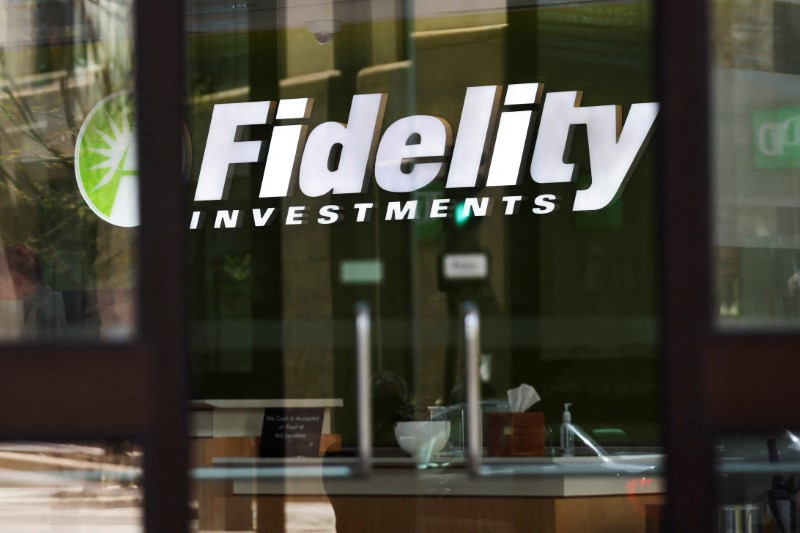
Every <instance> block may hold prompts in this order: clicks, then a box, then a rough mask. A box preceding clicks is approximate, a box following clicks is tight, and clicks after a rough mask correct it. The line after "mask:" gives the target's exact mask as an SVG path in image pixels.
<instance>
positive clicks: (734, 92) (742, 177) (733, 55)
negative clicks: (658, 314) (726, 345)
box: [711, 0, 800, 326]
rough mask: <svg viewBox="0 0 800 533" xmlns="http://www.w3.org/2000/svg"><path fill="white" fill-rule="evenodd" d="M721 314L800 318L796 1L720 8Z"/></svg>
mask: <svg viewBox="0 0 800 533" xmlns="http://www.w3.org/2000/svg"><path fill="white" fill-rule="evenodd" d="M711 5H712V14H713V25H714V32H713V45H714V46H713V55H712V62H713V69H712V73H713V76H712V130H713V139H714V141H713V144H712V162H713V176H714V210H715V214H714V221H715V233H714V246H715V247H714V257H715V272H714V278H715V280H716V284H715V286H716V290H715V293H716V297H715V311H716V316H717V317H718V320H719V323H720V324H721V325H724V326H756V325H760V326H794V325H796V324H797V320H798V316H800V298H799V297H798V278H799V277H800V274H798V273H799V272H800V216H798V215H800V210H798V208H799V207H800V196H799V194H800V193H799V192H798V191H800V188H798V185H799V184H800V182H799V181H798V179H800V175H798V168H800V152H798V147H799V146H800V136H799V135H798V133H800V129H799V128H800V101H798V94H799V91H800V64H798V62H797V59H796V57H795V56H796V53H795V51H796V49H797V35H798V31H797V30H798V23H797V21H798V20H800V19H798V16H799V15H800V6H799V5H798V4H797V3H796V2H789V1H782V0H776V1H774V2H728V1H721V0H720V1H714V2H712V3H711Z"/></svg>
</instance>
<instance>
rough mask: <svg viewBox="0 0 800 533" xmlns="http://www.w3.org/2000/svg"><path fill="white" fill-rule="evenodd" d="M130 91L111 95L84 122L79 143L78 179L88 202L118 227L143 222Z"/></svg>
mask: <svg viewBox="0 0 800 533" xmlns="http://www.w3.org/2000/svg"><path fill="white" fill-rule="evenodd" d="M134 119H135V117H134V110H133V98H132V97H131V94H130V92H128V91H123V92H118V93H114V94H111V95H109V96H107V97H106V98H104V99H103V100H102V101H100V103H98V104H97V105H96V106H94V108H92V110H91V111H89V114H88V115H87V116H86V120H84V121H83V125H82V126H81V129H80V131H79V132H78V140H77V142H76V143H75V179H76V180H77V182H78V188H79V189H80V191H81V195H82V196H83V199H84V200H85V201H86V204H87V205H88V206H89V207H90V208H91V209H92V211H94V212H95V214H97V216H99V217H100V218H102V219H103V220H105V221H106V222H109V223H111V224H114V225H115V226H122V227H127V228H129V227H133V226H138V225H139V175H138V164H137V161H138V160H137V154H136V133H135V129H134Z"/></svg>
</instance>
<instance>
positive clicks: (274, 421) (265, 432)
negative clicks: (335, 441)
mask: <svg viewBox="0 0 800 533" xmlns="http://www.w3.org/2000/svg"><path fill="white" fill-rule="evenodd" d="M324 416H325V409H324V408H322V407H294V408H282V409H278V408H276V409H265V410H264V425H263V426H262V428H261V449H260V452H261V453H260V455H261V457H316V456H317V455H319V440H320V437H321V436H322V422H323V417H324Z"/></svg>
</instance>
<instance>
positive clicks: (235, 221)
mask: <svg viewBox="0 0 800 533" xmlns="http://www.w3.org/2000/svg"><path fill="white" fill-rule="evenodd" d="M239 226H241V221H240V220H239V210H238V209H235V210H233V211H225V210H221V211H217V217H216V218H215V219H214V228H216V229H219V228H222V227H225V228H228V229H230V228H238V227H239Z"/></svg>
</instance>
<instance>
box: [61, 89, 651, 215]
mask: <svg viewBox="0 0 800 533" xmlns="http://www.w3.org/2000/svg"><path fill="white" fill-rule="evenodd" d="M543 89H544V86H543V84H540V83H523V84H512V85H508V86H507V87H506V88H505V90H504V89H503V87H502V86H498V85H489V86H479V87H469V88H467V90H466V95H465V97H464V104H463V109H462V112H461V117H460V121H459V124H458V130H457V134H456V135H455V142H453V131H452V128H451V126H450V124H449V123H448V122H447V121H446V120H444V119H442V118H440V117H436V116H432V115H414V116H409V117H405V118H401V119H400V120H397V121H396V122H394V123H393V124H391V125H389V126H388V127H387V128H386V129H385V131H383V134H382V135H381V128H382V125H383V117H384V111H385V108H386V102H387V96H386V95H384V94H363V95H356V96H353V98H352V102H351V106H350V113H349V117H348V120H347V123H346V124H342V123H339V122H324V123H322V124H319V125H318V126H316V127H315V128H313V130H311V131H309V125H308V122H309V118H310V116H311V110H312V106H313V100H312V99H311V98H297V99H284V100H280V101H278V102H274V101H262V102H241V103H229V104H217V105H215V106H214V110H213V113H212V116H211V123H210V126H209V132H208V138H207V142H206V148H205V153H204V154H203V162H202V165H201V168H200V174H199V177H198V183H197V189H196V190H195V195H194V200H195V206H196V208H195V209H196V210H194V211H193V212H192V217H191V221H190V229H199V228H202V227H203V226H204V225H205V223H206V218H207V217H206V215H207V214H212V215H213V216H212V218H213V227H214V228H236V227H241V226H242V225H243V224H244V223H245V222H247V223H251V224H253V225H254V226H256V227H263V226H269V225H272V224H273V223H274V222H275V221H276V220H280V221H281V222H282V223H283V224H286V225H299V224H309V223H318V224H333V223H336V222H340V221H342V220H344V219H345V218H347V217H351V219H352V220H354V221H356V222H365V221H367V220H370V218H371V217H372V216H374V215H375V213H378V212H379V211H380V213H379V215H380V216H381V217H382V218H383V219H384V220H412V219H418V218H423V217H427V218H445V217H448V216H454V207H455V206H453V205H451V203H452V200H451V199H449V198H437V199H434V200H432V201H431V202H429V203H427V204H426V205H420V202H419V201H418V200H407V201H395V202H392V201H390V202H386V203H385V204H384V205H383V206H376V205H375V204H374V203H371V202H360V203H359V202H354V203H351V204H350V205H349V206H345V205H343V203H342V202H336V203H330V204H329V205H324V206H322V207H320V208H319V209H318V210H317V211H316V213H311V212H310V208H309V207H308V206H307V205H302V201H299V202H298V205H290V206H288V207H285V208H276V207H257V206H243V207H242V208H241V209H215V206H214V205H213V202H219V201H223V200H227V199H228V192H229V190H230V185H231V180H232V175H233V172H232V171H233V168H234V166H235V165H238V164H252V163H259V162H260V163H262V164H264V173H263V177H262V180H261V185H260V191H259V198H261V199H269V198H283V197H293V195H294V192H295V190H296V189H297V188H299V190H300V192H302V194H303V195H304V196H306V197H321V196H325V195H332V196H338V197H343V196H344V195H357V194H360V193H363V192H365V191H366V189H367V187H368V184H369V183H370V181H371V180H372V179H373V178H374V181H375V182H376V183H377V185H378V186H379V187H380V188H381V189H383V190H385V191H388V192H393V193H410V192H414V191H417V190H419V189H422V188H423V187H425V186H427V185H428V184H430V183H431V182H433V181H434V180H436V179H443V180H444V184H445V189H446V190H449V189H467V190H469V189H476V188H478V187H481V186H486V187H513V186H516V185H518V184H519V182H520V180H521V179H528V178H530V179H532V180H533V181H534V182H536V183H539V184H551V183H570V182H575V179H576V176H577V171H578V168H577V165H575V164H573V163H569V162H567V158H568V156H569V152H570V148H571V145H572V130H573V128H574V127H575V126H576V125H581V124H583V125H585V126H586V131H587V139H588V145H589V146H588V147H589V159H590V167H591V168H590V170H591V185H590V186H589V187H588V188H587V189H581V190H577V191H576V194H575V200H574V203H573V205H572V210H573V211H596V210H599V209H603V208H605V207H607V206H608V205H610V204H611V203H612V202H613V201H614V200H616V199H617V198H618V197H619V196H620V195H621V194H622V191H623V189H624V187H625V183H626V181H627V180H628V178H629V177H630V175H631V174H632V173H633V171H634V169H635V168H636V164H637V162H638V160H639V158H640V157H641V155H642V153H643V152H644V150H645V148H646V146H647V143H648V140H649V138H650V136H651V134H652V130H653V125H654V123H655V119H656V116H657V115H658V104H657V103H655V102H647V103H637V104H633V105H631V107H630V110H629V111H628V115H627V117H626V119H625V121H624V125H623V121H622V109H621V106H618V105H602V106H586V107H582V106H581V105H580V103H581V96H582V93H581V92H579V91H563V92H552V93H548V94H547V95H546V97H543V92H544V91H543ZM109 98H110V97H109ZM101 104H102V102H101ZM98 107H100V104H99V105H98ZM96 109H97V108H95V110H96ZM95 110H92V113H90V116H89V117H87V121H86V123H85V124H84V127H83V128H82V129H81V132H82V133H83V131H84V130H85V129H87V124H90V122H91V120H92V117H93V115H94V114H95ZM103 116H106V117H107V118H106V119H105V122H103V123H102V124H101V126H102V125H106V127H107V128H111V130H112V133H114V135H112V134H105V135H104V134H101V133H99V131H100V129H99V128H96V127H94V124H93V123H91V124H90V125H91V126H92V131H95V130H98V133H97V135H99V139H100V140H102V142H103V143H104V144H105V145H106V146H104V147H94V148H91V149H90V150H93V153H97V154H100V155H105V154H107V153H110V152H111V151H114V150H113V149H114V146H113V143H114V142H115V141H114V139H115V138H116V137H115V135H116V136H119V135H117V134H116V133H115V132H116V130H119V131H120V132H122V131H123V130H125V128H127V127H128V126H127V124H129V121H128V122H125V123H124V124H123V125H122V126H119V125H118V126H116V129H115V127H114V126H111V124H112V123H113V124H118V122H115V121H114V120H113V119H112V118H111V116H112V115H109V113H105V114H104V115H103ZM537 122H538V129H537V128H536V123H537ZM267 124H268V125H271V138H270V141H269V146H268V147H267V149H266V161H260V160H259V158H260V154H262V152H263V151H262V144H263V141H261V140H258V139H252V140H241V139H239V138H238V134H237V132H238V130H239V128H240V127H241V126H255V125H267ZM529 132H535V133H530V134H529ZM534 136H535V139H536V140H535V143H534V146H533V149H532V150H530V151H529V150H528V144H529V142H530V140H529V139H531V138H532V137H534ZM80 142H81V138H80V137H79V144H80ZM128 146H132V144H131V143H129V144H128ZM129 150H130V148H129ZM118 151H119V150H117V152H118ZM531 152H532V155H531V156H530V160H529V161H524V159H525V156H526V154H528V153H531ZM114 153H116V152H114ZM107 159H113V161H116V162H115V163H113V164H112V163H109V162H105V160H104V162H99V163H93V164H92V168H94V169H95V170H99V169H106V171H107V172H108V173H110V174H112V176H111V178H110V179H112V180H114V179H116V176H117V175H118V174H120V175H122V173H123V168H127V167H125V165H126V163H125V161H127V159H123V162H122V163H120V162H118V161H117V159H119V158H118V157H116V156H115V157H114V158H111V157H110V156H108V157H107ZM100 165H104V166H100ZM112 169H113V172H112ZM133 169H134V170H135V167H133ZM77 170H78V157H77V148H76V171H77ZM105 179H106V178H105V177H104V178H102V179H100V180H94V182H93V184H92V185H91V188H92V190H94V189H99V188H100V187H103V185H98V184H99V183H101V182H103V181H104V180H105ZM78 181H79V184H81V183H82V180H81V178H80V177H79V179H78ZM95 182H96V183H95ZM81 187H82V189H81V191H82V192H83V191H84V189H85V188H86V187H84V186H83V185H81ZM504 192H505V191H504ZM459 196H460V197H462V198H463V196H464V195H463V193H462V194H460V195H459ZM84 198H87V203H88V202H89V198H88V197H87V195H86V194H84ZM494 201H495V200H494V199H493V198H489V197H486V196H484V197H481V196H477V195H476V196H474V197H467V198H465V199H463V204H462V205H461V209H462V210H463V212H462V213H459V215H460V216H470V215H474V216H476V217H482V216H487V215H488V214H489V213H491V211H492V207H493V206H492V203H493V202H494ZM500 201H501V202H502V204H503V213H504V214H505V215H514V214H517V213H519V211H520V209H522V208H523V207H528V208H530V211H531V212H532V213H534V214H542V215H543V214H547V213H552V212H554V211H555V210H556V207H558V205H557V203H558V201H559V198H558V197H557V196H556V195H554V194H540V195H538V196H536V197H535V198H532V199H531V200H528V199H527V198H525V197H523V196H522V195H507V196H502V197H501V198H500ZM528 202H530V205H527V206H526V204H527V203H528ZM91 205H92V204H90V206H91ZM200 206H204V207H205V206H207V208H205V209H203V210H200V209H198V208H199V207H200ZM93 209H95V208H94V207H93ZM280 211H284V212H282V213H281V212H280ZM95 212H98V210H97V209H95ZM98 214H100V213H98ZM101 216H102V215H101ZM103 218H104V219H105V220H108V221H109V222H111V223H112V224H113V223H117V222H115V219H114V218H113V217H110V216H106V217H103ZM209 222H210V221H209ZM118 225H123V224H118ZM132 225H133V224H132Z"/></svg>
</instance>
